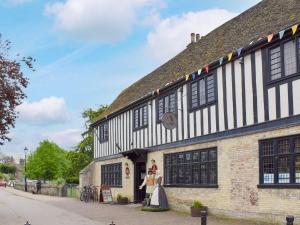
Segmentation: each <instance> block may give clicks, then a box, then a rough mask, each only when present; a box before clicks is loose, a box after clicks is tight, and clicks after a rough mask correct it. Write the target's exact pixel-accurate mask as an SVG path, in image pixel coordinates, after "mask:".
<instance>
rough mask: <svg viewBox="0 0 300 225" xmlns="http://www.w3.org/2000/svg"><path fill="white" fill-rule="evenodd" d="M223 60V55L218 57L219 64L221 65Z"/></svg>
mask: <svg viewBox="0 0 300 225" xmlns="http://www.w3.org/2000/svg"><path fill="white" fill-rule="evenodd" d="M223 60H224V58H223V57H222V58H220V59H219V63H220V65H222V64H223Z"/></svg>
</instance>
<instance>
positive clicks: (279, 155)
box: [259, 135, 300, 186]
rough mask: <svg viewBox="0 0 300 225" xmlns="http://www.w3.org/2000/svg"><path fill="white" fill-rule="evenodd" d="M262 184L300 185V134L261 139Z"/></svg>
mask: <svg viewBox="0 0 300 225" xmlns="http://www.w3.org/2000/svg"><path fill="white" fill-rule="evenodd" d="M259 152H260V153H259V154H260V184H264V185H275V186H276V185H289V184H299V185H300V135H294V136H288V137H280V138H273V139H267V140H262V141H260V151H259Z"/></svg>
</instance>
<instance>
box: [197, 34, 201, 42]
mask: <svg viewBox="0 0 300 225" xmlns="http://www.w3.org/2000/svg"><path fill="white" fill-rule="evenodd" d="M200 39H201V37H200V34H196V42H198V41H199V40H200Z"/></svg>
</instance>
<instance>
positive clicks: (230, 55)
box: [228, 52, 233, 61]
mask: <svg viewBox="0 0 300 225" xmlns="http://www.w3.org/2000/svg"><path fill="white" fill-rule="evenodd" d="M232 55H233V53H232V52H230V53H229V54H228V61H230V60H231V59H232Z"/></svg>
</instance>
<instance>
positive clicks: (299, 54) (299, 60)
mask: <svg viewBox="0 0 300 225" xmlns="http://www.w3.org/2000/svg"><path fill="white" fill-rule="evenodd" d="M289 41H295V45H296V48H295V51H296V73H294V74H290V75H285V65H284V64H285V63H284V44H286V43H287V42H289ZM299 42H300V36H299V35H297V36H294V37H289V38H285V39H282V40H281V41H279V42H278V43H275V44H272V45H270V46H268V47H267V54H266V55H267V59H266V65H267V68H266V70H267V79H266V80H267V84H274V83H278V82H281V81H284V80H288V79H291V78H293V77H296V76H299V75H300V43H299ZM277 47H280V60H281V63H280V67H281V77H280V78H277V79H274V80H272V79H271V57H270V54H271V50H272V49H275V48H277Z"/></svg>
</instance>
